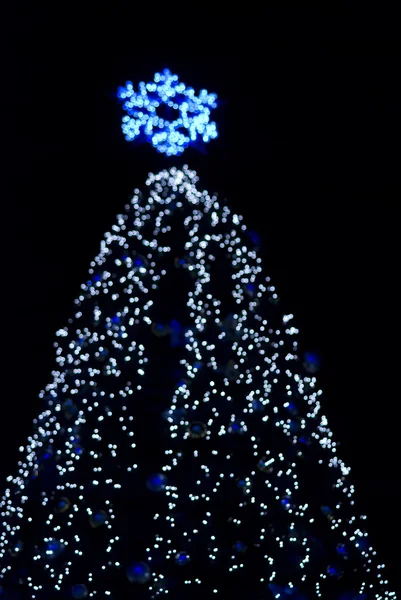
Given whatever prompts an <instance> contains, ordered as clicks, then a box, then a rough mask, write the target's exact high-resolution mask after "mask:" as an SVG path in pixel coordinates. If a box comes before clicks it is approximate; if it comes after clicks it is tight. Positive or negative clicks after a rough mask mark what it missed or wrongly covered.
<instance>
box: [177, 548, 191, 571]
mask: <svg viewBox="0 0 401 600" xmlns="http://www.w3.org/2000/svg"><path fill="white" fill-rule="evenodd" d="M190 560H191V559H190V556H189V554H188V553H187V552H185V551H182V552H178V554H176V556H175V562H176V564H177V565H179V566H180V567H181V566H183V565H186V564H188V563H189V561H190Z"/></svg>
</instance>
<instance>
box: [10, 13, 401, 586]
mask: <svg viewBox="0 0 401 600" xmlns="http://www.w3.org/2000/svg"><path fill="white" fill-rule="evenodd" d="M117 6H119V5H118V4H117V5H115V7H114V8H113V9H112V13H111V15H110V22H109V15H106V14H98V13H96V15H89V14H85V15H81V16H80V18H79V19H76V20H74V19H73V18H72V17H71V15H70V16H69V17H68V19H66V20H60V21H58V20H57V18H56V16H55V15H52V14H50V13H48V14H47V13H45V11H44V10H43V9H41V10H42V14H40V13H39V12H37V11H36V12H35V13H32V14H31V13H29V11H28V12H26V11H24V12H22V11H21V14H19V13H18V14H17V9H14V10H15V14H14V15H12V16H11V17H10V20H9V21H8V23H9V27H7V29H8V30H9V31H8V36H7V40H6V44H8V45H7V48H6V50H7V55H4V56H7V60H6V61H5V64H4V68H3V74H2V89H3V93H2V99H1V101H2V103H3V105H4V106H3V110H2V116H3V121H4V123H3V127H2V134H3V135H2V136H1V137H2V143H3V145H4V148H3V154H4V156H5V162H4V161H3V164H2V166H3V168H4V173H5V177H2V187H3V193H2V236H1V241H2V245H3V248H2V254H1V257H2V260H1V266H2V279H3V283H4V286H3V290H2V295H3V323H2V325H3V350H4V358H3V360H2V371H3V376H2V382H3V393H2V395H3V413H2V417H3V418H2V424H3V428H2V433H3V435H2V436H1V437H0V450H1V455H0V456H1V472H2V474H3V475H5V474H9V473H10V472H11V471H12V472H14V469H13V467H12V465H14V464H15V462H16V460H17V448H18V446H19V445H20V443H22V442H23V441H24V439H25V437H26V435H27V434H28V433H29V431H30V421H31V419H32V418H33V417H34V416H35V414H36V412H37V408H38V402H37V394H38V392H39V390H40V389H41V388H42V387H43V386H44V385H45V384H46V383H47V381H48V380H49V373H50V370H51V368H52V367H53V349H52V343H53V340H54V332H55V331H56V329H58V328H59V327H62V326H63V325H64V324H65V322H66V320H67V318H68V316H69V314H70V313H71V311H72V302H73V299H74V298H75V297H76V295H77V294H78V290H79V285H80V283H81V282H82V281H84V280H85V278H86V272H87V268H88V266H89V262H90V260H91V259H92V258H93V256H94V255H95V254H97V252H98V247H99V242H100V239H101V237H102V235H103V233H104V232H105V231H106V230H107V229H108V228H109V227H110V225H111V224H112V223H113V220H114V216H115V214H116V213H117V212H119V211H121V210H123V207H124V204H125V203H126V202H127V200H128V199H129V197H130V195H131V193H132V192H133V189H134V188H135V187H141V186H143V184H144V181H145V177H146V174H147V173H148V172H149V171H151V170H157V169H160V168H162V167H163V166H166V165H170V164H173V162H174V161H173V160H170V161H169V160H167V159H165V158H164V157H162V156H161V155H157V154H156V153H155V151H154V150H153V149H151V148H149V147H147V146H146V145H145V146H144V145H142V146H130V145H128V144H127V143H126V142H125V141H124V139H123V136H122V135H121V133H120V117H121V114H122V113H121V110H120V106H119V104H118V102H117V100H116V95H115V93H116V89H117V86H118V85H120V84H124V83H125V81H126V80H127V79H130V80H132V81H134V82H138V81H139V80H143V79H146V80H147V79H148V78H151V77H152V76H153V74H154V72H155V71H156V70H160V69H162V68H164V67H169V68H170V69H171V70H172V71H173V72H175V73H177V74H178V75H179V76H180V77H181V79H182V80H183V81H184V82H185V83H187V84H188V85H192V86H193V87H195V89H196V90H198V89H200V88H202V87H206V88H207V89H208V90H209V91H214V92H216V93H217V94H218V96H219V99H220V105H219V108H218V110H217V111H216V112H215V115H214V117H215V120H216V121H217V122H218V125H219V128H220V138H219V140H217V141H216V142H214V143H211V144H210V145H209V147H208V149H207V153H206V154H197V153H196V151H195V150H189V151H188V152H187V153H186V157H185V158H186V161H187V162H188V164H189V165H190V166H191V167H193V168H195V169H196V170H197V171H198V173H199V175H200V177H201V184H203V185H204V186H205V187H207V188H208V189H210V190H211V191H212V190H213V191H219V192H220V193H221V195H222V196H223V197H227V201H228V202H229V203H230V204H231V206H233V207H234V208H236V209H238V210H239V211H240V212H241V213H242V214H244V216H245V218H246V222H247V223H248V226H249V227H250V228H253V229H256V230H258V231H259V232H260V234H261V235H262V236H263V239H264V248H263V257H264V260H265V270H266V273H268V274H270V275H271V276H272V277H273V280H274V282H275V284H276V285H277V288H278V291H279V294H280V296H281V298H282V301H283V305H284V308H285V310H288V311H290V312H294V314H295V316H296V320H297V324H298V325H299V327H300V329H301V332H302V335H301V342H302V347H303V348H305V349H307V348H314V349H317V350H318V351H319V352H320V353H321V355H322V358H323V369H322V372H321V375H320V382H321V385H322V387H323V389H324V391H325V411H326V413H327V415H328V417H329V419H330V420H331V425H332V428H333V429H334V432H335V435H336V438H337V440H338V441H339V442H341V445H342V456H343V457H344V459H345V460H346V462H348V463H349V464H350V465H351V466H352V467H353V476H354V481H355V483H356V487H357V492H358V501H359V504H360V506H361V508H362V510H363V511H365V512H366V513H367V514H368V517H369V521H370V524H371V525H370V530H371V531H372V535H373V538H374V540H375V541H376V545H377V547H378V549H379V550H380V551H381V554H382V555H383V557H384V559H385V560H386V561H387V563H390V564H392V565H393V573H396V572H397V570H398V569H399V567H397V566H396V565H399V562H400V550H399V541H397V538H398V535H399V521H398V510H397V508H396V507H397V506H399V504H400V479H399V475H397V474H396V470H397V466H396V465H397V464H398V454H399V451H398V444H397V436H399V418H398V417H397V411H398V401H399V382H398V373H397V367H398V360H397V353H398V352H399V349H398V331H397V330H398V328H399V325H398V316H397V315H398V311H399V298H398V294H397V292H396V287H398V275H397V273H398V270H399V269H398V262H399V261H398V259H397V248H398V243H397V242H398V238H399V220H398V219H397V218H396V212H397V210H398V203H399V191H398V189H397V188H398V177H397V176H396V165H397V171H398V173H399V132H398V131H397V129H396V124H397V121H398V118H397V117H398V112H399V103H398V101H397V102H396V87H397V79H398V78H397V77H396V75H395V74H396V72H397V71H396V69H397V66H398V64H399V58H398V57H397V55H396V54H395V44H393V43H392V40H393V39H395V37H394V38H393V31H392V26H393V20H392V18H391V15H388V16H387V18H385V15H378V18H377V19H376V18H375V17H376V15H374V14H373V13H371V14H367V13H366V12H365V13H364V15H360V19H359V20H358V19H356V13H355V12H352V8H351V3H348V4H346V3H344V7H345V8H344V17H345V18H344V19H342V18H341V16H342V15H341V14H340V13H339V12H338V11H337V14H336V15H334V16H335V19H334V20H330V18H329V15H323V14H321V15H315V14H312V12H311V13H310V14H306V13H305V14H302V15H301V14H300V13H297V14H296V13H291V12H290V11H289V12H288V14H287V15H284V16H282V17H281V20H280V27H279V28H278V29H277V30H276V29H275V27H274V20H272V19H271V18H270V17H271V15H267V14H266V15H260V16H259V17H260V18H258V19H256V21H257V22H258V28H259V29H257V31H256V29H252V27H253V26H251V24H250V23H249V27H248V24H247V21H244V22H243V23H242V29H241V28H239V29H238V31H239V32H240V33H241V35H238V31H237V30H236V31H237V33H236V34H235V35H234V33H232V35H231V36H230V34H229V33H228V34H227V31H226V30H224V31H226V35H227V41H226V38H225V37H223V34H221V35H220V34H219V31H220V30H219V27H220V26H219V25H217V24H215V25H214V29H213V35H212V34H211V39H210V40H208V38H207V36H206V42H205V43H204V47H205V50H204V51H203V52H202V51H201V49H200V48H199V51H198V52H197V53H196V52H195V50H196V48H195V49H193V46H194V43H191V44H189V42H188V44H189V45H190V46H191V49H190V51H188V50H187V49H186V43H187V42H186V40H189V39H192V38H196V37H197V34H195V33H194V32H193V31H192V30H191V29H187V34H186V35H184V37H183V38H182V41H181V49H180V48H179V47H178V43H177V44H169V43H167V42H166V44H165V46H166V47H165V48H163V47H160V48H157V47H156V42H155V41H153V42H152V35H150V34H149V32H148V33H146V32H145V33H144V32H140V31H139V32H135V30H134V29H135V28H134V29H133V31H132V33H128V31H127V30H126V28H125V27H124V24H125V23H126V21H129V20H130V18H133V14H131V13H130V12H129V9H126V10H127V11H128V12H124V11H123V10H121V11H120V12H119V10H118V9H117V8H116V7H117ZM347 10H348V11H349V12H348V13H347ZM348 17H349V18H348ZM333 18H334V17H333ZM319 19H321V22H322V23H323V24H324V27H325V28H326V29H324V28H321V27H320V28H319V27H317V26H315V25H316V24H317V22H318V21H319ZM238 20H241V19H238V15H237V21H238ZM301 23H302V27H301V28H300V24H301ZM329 23H330V27H329V25H328V24H329ZM339 23H341V24H342V26H343V27H342V29H341V30H340V28H337V25H338V24H339ZM264 24H265V25H266V28H265V29H264V30H263V26H264ZM205 26H206V24H205ZM108 28H109V29H108ZM262 30H263V33H264V35H261V32H262ZM221 31H223V30H221ZM302 31H303V32H304V33H305V35H301V34H300V32H302ZM316 31H319V35H317V34H316ZM325 31H326V33H327V35H324V32H325ZM146 36H147V37H146ZM197 39H199V38H197ZM306 39H307V40H309V41H305V40H306ZM192 42H193V40H192ZM208 44H209V45H208ZM173 46H174V48H173ZM193 50H194V51H193ZM398 173H397V175H398ZM1 487H2V485H1ZM393 578H394V577H393Z"/></svg>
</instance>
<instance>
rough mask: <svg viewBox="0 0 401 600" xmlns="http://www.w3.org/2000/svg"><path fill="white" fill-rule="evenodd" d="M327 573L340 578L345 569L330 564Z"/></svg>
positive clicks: (334, 577)
mask: <svg viewBox="0 0 401 600" xmlns="http://www.w3.org/2000/svg"><path fill="white" fill-rule="evenodd" d="M327 575H328V576H329V577H332V578H333V579H340V577H342V575H343V571H342V569H340V568H339V567H337V566H335V565H329V566H328V567H327Z"/></svg>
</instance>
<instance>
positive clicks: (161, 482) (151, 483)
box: [146, 473, 167, 492]
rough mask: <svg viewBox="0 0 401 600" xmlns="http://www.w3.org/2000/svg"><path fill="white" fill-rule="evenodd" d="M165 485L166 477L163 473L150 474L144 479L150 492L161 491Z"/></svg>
mask: <svg viewBox="0 0 401 600" xmlns="http://www.w3.org/2000/svg"><path fill="white" fill-rule="evenodd" d="M166 485H167V477H166V476H165V475H163V473H155V474H153V475H150V476H149V477H148V479H147V480H146V487H147V488H148V489H149V490H151V491H152V492H162V491H163V490H164V489H165V487H166Z"/></svg>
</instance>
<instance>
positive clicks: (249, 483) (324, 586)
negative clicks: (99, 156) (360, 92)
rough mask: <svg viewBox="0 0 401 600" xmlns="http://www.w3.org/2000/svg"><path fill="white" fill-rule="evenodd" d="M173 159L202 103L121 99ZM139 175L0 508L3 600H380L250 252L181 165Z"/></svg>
mask: <svg viewBox="0 0 401 600" xmlns="http://www.w3.org/2000/svg"><path fill="white" fill-rule="evenodd" d="M119 97H120V98H121V99H122V100H123V107H124V109H125V111H126V112H127V115H126V116H125V117H124V119H123V132H124V134H125V136H126V139H127V140H130V141H133V140H136V139H137V138H141V137H142V138H145V139H148V140H149V141H150V142H151V143H152V145H153V146H154V147H155V149H156V150H157V151H159V152H161V153H162V154H166V155H167V156H171V157H176V156H179V155H181V154H183V152H184V151H185V148H186V147H187V146H188V145H199V144H200V143H206V142H208V141H209V140H211V139H213V138H215V137H216V136H217V126H216V124H215V123H213V122H212V121H211V120H210V115H211V111H212V109H213V108H214V107H215V105H216V96H215V95H214V94H209V93H208V92H207V91H206V90H202V91H201V92H200V93H199V94H198V95H196V94H195V92H194V90H192V89H191V88H187V87H186V86H185V85H184V84H182V83H180V82H179V81H178V78H177V77H176V76H173V75H171V73H170V72H169V71H167V70H166V71H164V72H163V73H162V74H156V76H155V79H154V81H153V82H151V83H148V84H145V83H142V84H140V85H139V91H138V92H135V90H134V86H133V85H132V84H131V83H127V85H126V87H124V88H121V89H120V90H119ZM176 160H177V165H176V166H173V167H170V168H168V169H167V168H166V169H164V170H162V171H161V172H159V173H157V174H152V173H151V174H149V176H148V180H147V181H146V185H144V186H143V187H142V188H141V189H136V190H135V192H134V196H133V198H132V200H131V202H130V204H128V205H127V206H125V209H124V211H123V212H121V214H119V215H117V218H116V222H115V224H114V225H113V226H112V227H111V228H110V231H109V232H107V233H106V234H105V236H104V239H103V240H102V242H101V247H100V252H99V254H98V255H97V256H96V257H95V259H94V260H93V261H92V262H91V264H90V268H89V274H88V280H87V281H86V282H85V283H84V284H82V286H81V290H80V293H79V296H78V297H77V298H76V300H75V303H74V314H73V316H72V317H71V318H70V319H69V321H68V323H67V325H66V326H65V327H63V328H61V329H60V330H59V331H58V332H57V341H56V343H55V351H56V366H55V368H54V370H53V372H52V378H51V382H50V383H49V384H48V385H47V386H46V387H45V389H44V390H42V392H41V393H40V401H41V402H42V403H43V407H42V409H41V412H40V414H39V416H38V417H37V419H35V421H34V431H33V433H32V435H31V436H30V437H29V439H28V441H27V443H26V444H25V446H22V447H21V448H20V450H21V460H20V462H19V464H18V473H17V475H16V476H10V477H9V478H8V480H7V489H6V491H5V493H4V495H3V498H2V501H1V528H0V577H1V587H0V597H5V598H18V599H21V600H25V599H31V598H32V599H38V600H50V599H53V598H87V597H88V598H105V599H106V598H111V599H114V600H119V599H120V598H121V599H122V598H127V597H132V598H138V599H144V600H145V599H146V600H148V599H149V600H153V599H155V598H161V597H164V596H165V595H167V597H169V598H173V599H174V600H175V599H177V600H179V599H183V598H187V597H193V598H202V599H208V598H214V597H217V598H218V597H221V598H222V597H224V595H225V594H229V595H230V597H237V596H238V597H239V598H244V599H248V598H249V599H251V598H252V599H260V600H262V599H266V600H267V599H273V598H280V599H284V598H290V599H292V600H301V599H303V600H309V599H311V600H312V599H317V598H323V599H324V600H331V599H333V600H334V599H336V600H340V599H342V600H356V599H359V600H373V599H375V600H384V599H390V598H391V599H394V598H395V594H394V593H393V592H391V591H389V587H390V586H389V584H388V582H387V581H386V579H385V575H384V566H383V565H382V564H381V563H380V561H379V560H378V558H377V557H376V553H375V551H374V549H373V548H372V545H371V542H370V540H369V537H368V535H367V533H366V530H365V517H364V516H363V515H360V514H359V513H358V510H357V508H356V507H355V505H354V500H353V496H354V488H353V485H352V482H351V480H350V477H349V471H350V470H349V468H348V467H347V466H346V465H345V464H344V462H343V461H342V460H341V459H340V457H339V456H338V453H337V444H336V442H335V441H334V439H333V434H332V431H331V429H330V428H329V425H328V421H327V418H326V417H325V416H324V411H323V409H322V404H321V403H322V392H321V390H320V389H319V386H318V383H317V380H316V376H315V375H316V371H317V370H318V366H319V364H318V363H319V360H318V357H316V356H315V355H313V354H311V353H310V354H306V355H304V356H303V357H302V358H301V357H300V356H299V351H298V347H297V333H298V330H297V328H296V326H295V325H294V317H293V315H292V314H283V312H282V309H281V306H280V301H279V297H278V295H277V292H276V290H275V287H274V285H272V283H271V281H270V279H269V277H266V274H264V272H263V268H262V260H261V258H260V257H259V256H258V247H259V245H260V239H259V237H258V235H257V234H255V233H254V232H251V231H249V230H248V229H247V227H246V225H245V223H244V222H243V219H242V217H241V215H239V214H235V213H233V212H232V211H231V210H230V208H229V207H228V206H227V205H226V204H225V203H224V202H222V201H221V200H220V199H218V197H217V196H216V195H213V194H210V193H209V192H208V191H206V190H203V189H202V187H201V186H200V185H199V182H198V176H197V174H196V173H195V172H194V171H193V170H191V169H190V168H189V167H188V166H186V165H181V164H179V163H178V160H179V159H176Z"/></svg>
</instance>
